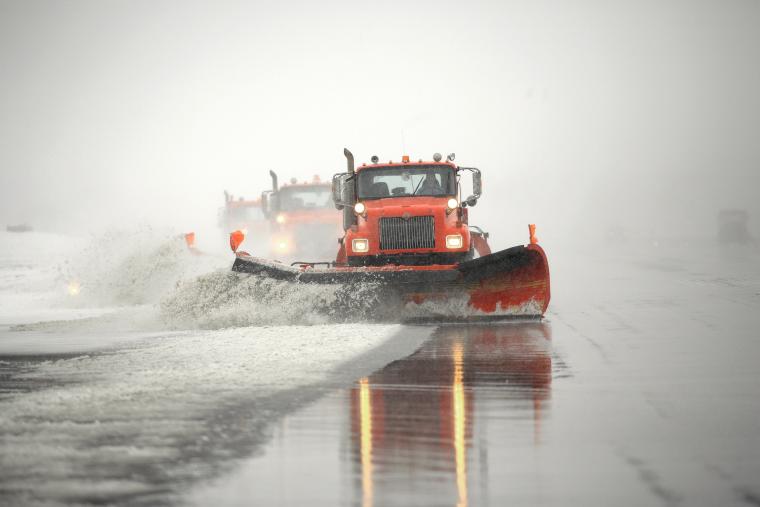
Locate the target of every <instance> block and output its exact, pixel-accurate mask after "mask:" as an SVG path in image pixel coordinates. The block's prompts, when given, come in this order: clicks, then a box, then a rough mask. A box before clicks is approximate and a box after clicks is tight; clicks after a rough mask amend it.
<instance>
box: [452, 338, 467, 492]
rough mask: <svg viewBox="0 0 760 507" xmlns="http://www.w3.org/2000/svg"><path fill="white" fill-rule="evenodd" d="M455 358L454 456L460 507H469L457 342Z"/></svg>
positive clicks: (462, 390) (462, 399)
mask: <svg viewBox="0 0 760 507" xmlns="http://www.w3.org/2000/svg"><path fill="white" fill-rule="evenodd" d="M453 357H454V385H453V388H452V389H453V392H454V411H453V416H454V456H455V460H456V474H457V491H458V492H459V502H457V505H458V506H459V507H465V506H466V505H467V462H466V459H467V456H466V447H465V445H466V443H465V424H466V423H467V414H466V412H465V399H464V385H463V383H462V381H463V372H462V344H461V343H459V342H457V343H455V344H454V347H453Z"/></svg>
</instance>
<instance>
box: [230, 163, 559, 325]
mask: <svg viewBox="0 0 760 507" xmlns="http://www.w3.org/2000/svg"><path fill="white" fill-rule="evenodd" d="M344 154H345V156H346V159H347V171H346V172H345V173H340V174H336V175H335V176H334V177H333V185H332V197H333V201H334V203H335V205H336V207H337V208H338V209H341V210H342V211H343V224H342V225H343V230H344V235H343V238H342V239H341V241H340V245H339V250H338V254H337V258H336V260H335V262H332V263H296V264H294V265H291V266H284V265H281V264H277V263H272V262H270V261H267V260H264V259H260V258H256V257H253V256H251V255H249V254H247V253H245V252H237V247H238V246H239V244H240V242H241V241H242V238H241V237H237V236H236V235H235V234H234V233H233V235H232V236H231V237H230V246H231V247H232V250H233V251H235V252H236V259H235V262H234V264H233V267H232V269H233V270H234V271H238V272H243V273H251V274H257V275H260V276H265V277H270V278H274V279H278V280H282V281H286V282H292V283H311V284H314V283H316V284H336V285H339V286H341V287H345V288H346V292H345V293H346V294H348V295H351V294H354V295H356V297H357V298H359V299H363V298H367V297H368V296H369V295H371V296H372V297H371V298H369V299H371V300H372V305H374V303H375V302H377V304H378V305H387V304H391V303H393V302H398V303H400V304H401V308H402V309H403V310H404V312H405V313H404V314H402V316H406V317H410V318H444V319H452V320H468V319H473V318H478V317H540V316H542V315H543V314H544V312H545V311H546V308H547V306H548V304H549V298H550V291H549V266H548V263H547V260H546V255H545V254H544V251H543V249H542V248H541V247H540V246H539V245H538V242H537V240H536V239H535V235H534V231H535V227H534V226H533V225H530V226H529V231H530V242H529V243H528V244H527V245H518V246H514V247H512V248H508V249H506V250H501V251H498V252H494V253H492V252H491V250H490V247H489V245H488V243H487V239H488V234H487V233H484V232H482V231H481V230H480V229H479V228H477V227H473V226H471V225H470V224H469V208H470V207H472V206H474V205H475V204H476V203H477V201H478V199H479V198H480V196H481V192H482V184H481V177H480V171H479V170H478V169H476V168H474V167H462V166H457V165H455V164H454V155H453V154H451V155H449V156H448V157H447V160H446V161H443V160H442V157H441V155H440V154H438V153H436V154H435V155H434V156H433V160H432V161H422V160H420V161H418V162H411V161H410V160H409V157H408V156H404V157H403V158H402V160H401V162H396V163H394V162H388V163H379V160H378V158H377V157H375V156H373V157H372V162H371V164H362V165H361V166H360V167H355V166H354V157H353V155H352V154H351V152H350V151H348V150H344ZM468 174H469V175H470V176H471V179H472V185H471V186H472V190H473V192H472V195H469V196H467V197H465V198H463V196H462V185H461V183H462V178H463V177H464V176H465V175H468ZM323 264H327V265H325V266H324V267H323ZM349 303H350V302H349ZM358 303H360V304H361V303H365V302H364V301H358ZM372 305H369V306H372ZM363 306H364V308H367V306H368V305H367V304H366V303H365V304H364V305H363ZM346 311H347V312H350V311H351V306H350V304H349V305H347V306H346Z"/></svg>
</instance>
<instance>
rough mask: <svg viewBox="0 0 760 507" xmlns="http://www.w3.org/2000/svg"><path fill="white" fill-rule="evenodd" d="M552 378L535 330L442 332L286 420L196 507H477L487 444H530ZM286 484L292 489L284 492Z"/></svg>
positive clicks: (492, 467) (490, 463)
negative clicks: (271, 506) (208, 505)
mask: <svg viewBox="0 0 760 507" xmlns="http://www.w3.org/2000/svg"><path fill="white" fill-rule="evenodd" d="M551 380H552V358H551V336H550V328H549V326H548V324H544V323H540V322H530V323H510V324H500V325H481V326H453V325H452V326H444V327H440V328H438V329H437V330H436V331H435V332H434V333H433V334H432V336H431V337H430V338H429V339H428V340H427V341H426V342H424V343H423V345H422V346H421V347H420V348H419V349H418V350H417V351H416V352H414V353H413V354H411V355H410V356H408V357H405V358H403V359H400V360H396V361H393V362H391V363H389V364H388V365H386V366H385V367H383V368H382V369H380V370H378V371H376V372H375V373H373V374H371V375H369V376H367V377H365V378H361V379H358V380H357V382H356V383H355V384H354V385H353V386H352V387H351V388H349V389H346V390H343V391H338V392H333V393H331V394H329V395H327V396H325V397H324V398H322V399H321V400H320V401H318V402H316V403H315V404H314V405H312V406H310V407H307V408H305V409H304V410H302V411H300V412H298V413H296V414H293V415H292V416H288V417H286V419H285V421H284V422H283V427H281V428H280V429H279V430H278V432H277V434H276V435H275V437H274V439H273V441H272V443H271V444H270V445H269V446H268V447H267V448H266V449H265V453H264V455H263V456H260V457H258V458H256V459H253V460H252V461H251V462H249V464H248V466H247V467H244V468H243V469H242V470H241V471H240V473H239V474H237V475H236V476H233V477H231V478H228V479H227V480H225V481H224V482H222V483H220V484H217V485H216V486H215V487H213V488H211V489H210V490H208V491H202V492H201V493H200V495H199V496H195V500H196V501H197V502H198V503H204V502H205V501H207V500H208V501H212V499H213V501H215V502H218V503H220V504H241V505H242V504H243V503H254V504H258V503H261V504H264V503H285V504H301V503H302V504H313V503H318V504H323V505H332V504H349V505H363V506H366V507H369V506H379V505H408V504H410V503H412V504H416V505H460V506H465V505H468V504H471V505H478V504H482V503H484V502H483V501H482V499H484V498H490V497H492V496H493V495H491V494H490V493H489V488H491V487H493V488H495V489H496V490H503V487H504V485H503V484H495V483H494V484H492V483H491V481H492V480H493V479H492V475H494V472H497V475H499V473H498V472H499V469H500V467H502V465H503V464H502V463H500V462H499V461H497V460H495V459H493V458H492V457H490V456H489V450H490V449H491V448H492V447H504V446H516V447H521V448H532V447H534V446H538V445H540V443H541V421H542V420H543V419H545V418H546V417H548V410H549V406H548V405H549V399H550V388H551ZM295 485H297V487H294V486H295Z"/></svg>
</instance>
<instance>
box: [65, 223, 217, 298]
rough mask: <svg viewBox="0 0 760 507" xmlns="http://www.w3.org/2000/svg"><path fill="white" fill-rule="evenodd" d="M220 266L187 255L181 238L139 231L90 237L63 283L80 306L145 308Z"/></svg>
mask: <svg viewBox="0 0 760 507" xmlns="http://www.w3.org/2000/svg"><path fill="white" fill-rule="evenodd" d="M221 264H223V261H222V260H221V259H218V258H216V257H211V256H205V255H197V254H196V253H194V252H192V251H191V250H190V249H189V248H188V247H187V245H186V244H185V240H184V237H183V235H181V234H176V233H169V232H166V231H157V230H154V229H151V228H142V229H137V230H133V231H117V232H110V233H106V234H103V235H101V236H96V237H94V238H93V239H92V241H91V242H90V244H89V245H88V246H87V247H86V248H85V249H84V251H82V252H81V253H80V254H79V255H78V256H77V257H75V258H74V259H72V261H71V262H69V263H67V265H66V267H65V277H66V279H67V280H68V283H69V284H70V285H71V284H73V285H71V286H73V287H76V288H77V291H78V294H77V296H79V297H78V301H80V302H81V303H82V304H87V305H93V304H97V305H135V304H150V303H155V302H158V301H159V300H160V299H161V298H162V297H163V296H164V295H165V294H166V293H167V292H169V291H170V290H172V289H173V288H174V287H175V286H176V285H177V283H179V282H180V281H181V280H183V279H184V278H187V277H191V276H194V275H197V274H199V273H202V272H206V271H208V270H209V269H213V268H216V267H220V265H221Z"/></svg>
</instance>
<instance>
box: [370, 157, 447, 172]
mask: <svg viewBox="0 0 760 507" xmlns="http://www.w3.org/2000/svg"><path fill="white" fill-rule="evenodd" d="M423 165H424V166H429V165H437V166H446V167H451V168H452V169H456V168H457V165H456V164H454V163H453V162H449V161H448V160H447V161H443V160H442V161H440V162H436V161H434V160H429V161H425V160H422V159H420V160H418V161H416V162H393V161H392V160H390V161H388V162H387V163H382V162H378V163H377V164H372V163H370V164H367V163H366V162H365V163H363V164H362V165H360V166H359V167H357V168H356V169H355V170H356V171H357V172H359V171H361V170H363V169H369V168H389V169H390V168H395V167H419V166H423Z"/></svg>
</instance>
